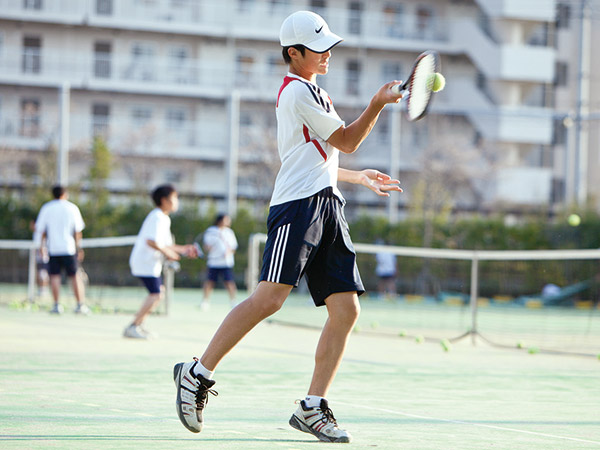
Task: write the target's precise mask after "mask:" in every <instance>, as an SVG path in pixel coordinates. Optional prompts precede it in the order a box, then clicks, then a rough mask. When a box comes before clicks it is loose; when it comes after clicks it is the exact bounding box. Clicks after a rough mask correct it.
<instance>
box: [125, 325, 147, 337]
mask: <svg viewBox="0 0 600 450" xmlns="http://www.w3.org/2000/svg"><path fill="white" fill-rule="evenodd" d="M123 337H126V338H133V339H148V336H146V335H145V334H144V333H143V332H142V330H141V329H140V327H138V326H137V325H134V324H131V325H129V326H128V327H127V328H125V330H124V331H123Z"/></svg>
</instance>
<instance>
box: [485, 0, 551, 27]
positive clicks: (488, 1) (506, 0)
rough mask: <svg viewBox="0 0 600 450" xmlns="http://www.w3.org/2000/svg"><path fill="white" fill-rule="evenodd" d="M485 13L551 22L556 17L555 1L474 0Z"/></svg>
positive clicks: (494, 15)
mask: <svg viewBox="0 0 600 450" xmlns="http://www.w3.org/2000/svg"><path fill="white" fill-rule="evenodd" d="M476 1H477V4H478V5H479V7H480V8H481V9H482V10H483V11H485V13H486V14H487V15H489V16H490V17H495V18H507V19H521V20H535V21H539V22H552V21H554V19H555V17H556V11H555V8H556V2H554V1H547V2H544V1H539V0H476Z"/></svg>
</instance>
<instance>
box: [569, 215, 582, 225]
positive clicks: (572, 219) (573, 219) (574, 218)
mask: <svg viewBox="0 0 600 450" xmlns="http://www.w3.org/2000/svg"><path fill="white" fill-rule="evenodd" d="M567 222H569V225H571V226H572V227H576V226H579V224H580V223H581V217H579V215H578V214H571V215H570V216H569V217H568V218H567Z"/></svg>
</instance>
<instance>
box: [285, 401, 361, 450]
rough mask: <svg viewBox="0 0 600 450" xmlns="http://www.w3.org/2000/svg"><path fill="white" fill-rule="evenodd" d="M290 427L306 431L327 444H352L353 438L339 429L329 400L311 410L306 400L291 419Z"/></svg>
mask: <svg viewBox="0 0 600 450" xmlns="http://www.w3.org/2000/svg"><path fill="white" fill-rule="evenodd" d="M290 425H291V426H292V427H293V428H295V429H296V430H300V431H304V432H305V433H310V434H313V435H315V436H316V437H318V438H319V439H320V440H321V441H325V442H345V443H347V442H350V441H352V436H351V435H350V433H348V432H347V431H346V430H341V429H340V428H338V425H337V422H336V421H335V417H333V412H332V411H331V409H329V405H328V403H327V400H325V399H322V400H321V405H320V406H315V407H314V408H309V407H307V406H306V403H305V401H304V400H301V401H300V404H299V405H298V409H297V410H296V412H295V413H294V414H292V418H291V419H290Z"/></svg>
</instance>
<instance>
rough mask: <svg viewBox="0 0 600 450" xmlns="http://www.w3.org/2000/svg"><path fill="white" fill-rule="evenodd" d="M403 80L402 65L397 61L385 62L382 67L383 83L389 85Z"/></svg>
mask: <svg viewBox="0 0 600 450" xmlns="http://www.w3.org/2000/svg"><path fill="white" fill-rule="evenodd" d="M401 79H402V65H401V64H400V63H399V62H397V61H384V63H383V65H382V67H381V82H382V83H389V82H390V81H393V80H401Z"/></svg>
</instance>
